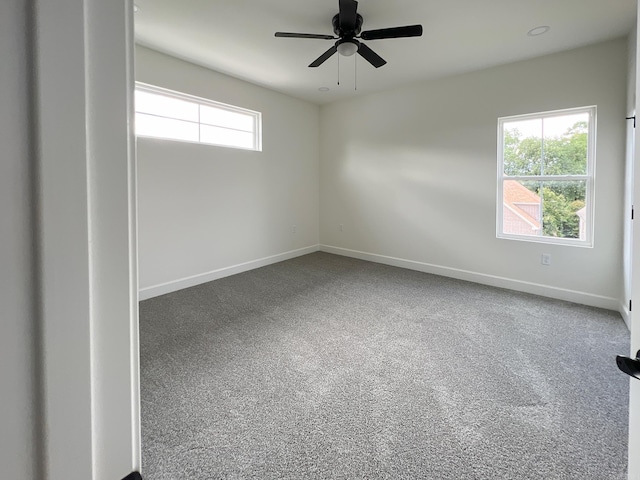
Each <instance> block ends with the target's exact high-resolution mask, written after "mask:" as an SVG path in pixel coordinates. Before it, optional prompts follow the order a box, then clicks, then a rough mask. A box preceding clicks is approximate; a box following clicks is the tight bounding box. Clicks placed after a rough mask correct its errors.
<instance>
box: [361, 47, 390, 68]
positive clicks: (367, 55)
mask: <svg viewBox="0 0 640 480" xmlns="http://www.w3.org/2000/svg"><path fill="white" fill-rule="evenodd" d="M358 53H359V54H360V56H361V57H362V58H364V59H365V60H366V61H367V62H369V63H370V64H371V65H373V66H374V67H376V68H380V67H381V66H383V65H384V64H385V63H387V61H386V60H385V59H384V58H382V57H381V56H380V55H378V54H377V53H376V52H374V51H373V50H371V49H370V48H369V47H367V46H366V45H365V44H364V43H360V47H359V48H358Z"/></svg>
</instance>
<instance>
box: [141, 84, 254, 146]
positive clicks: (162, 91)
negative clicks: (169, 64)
mask: <svg viewBox="0 0 640 480" xmlns="http://www.w3.org/2000/svg"><path fill="white" fill-rule="evenodd" d="M135 88H136V90H141V91H144V92H149V93H154V94H158V95H164V96H166V97H170V98H177V99H179V100H185V101H188V102H192V103H196V104H198V105H205V106H210V107H214V108H218V109H221V110H227V111H229V112H234V113H242V114H246V115H248V116H251V117H252V118H253V132H249V131H248V130H240V131H243V132H247V133H252V134H253V137H254V142H253V143H254V147H253V148H247V147H239V146H233V145H226V144H218V143H212V142H202V141H192V140H181V139H175V138H165V137H160V136H153V135H143V134H138V133H137V132H136V137H141V138H153V139H158V140H165V141H170V142H181V143H191V144H198V145H213V146H217V147H222V148H234V149H238V150H249V151H256V152H261V151H262V113H261V112H258V111H255V110H249V109H248V108H242V107H237V106H235V105H229V104H226V103H222V102H216V101H214V100H210V99H207V98H202V97H197V96H195V95H190V94H188V93H182V92H177V91H175V90H170V89H168V88H162V87H158V86H155V85H150V84H148V83H143V82H136V87H135ZM135 113H142V114H145V115H149V114H148V113H146V112H138V111H137V110H136V111H135ZM158 116H159V117H162V115H158ZM164 118H173V117H164ZM177 120H180V121H186V122H190V121H189V120H182V119H177ZM191 123H196V122H191ZM198 124H199V125H209V124H201V123H200V122H198ZM211 126H214V127H219V128H227V129H229V130H238V129H236V128H231V127H224V126H219V125H211Z"/></svg>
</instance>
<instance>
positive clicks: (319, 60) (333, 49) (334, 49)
mask: <svg viewBox="0 0 640 480" xmlns="http://www.w3.org/2000/svg"><path fill="white" fill-rule="evenodd" d="M337 51H338V47H336V46H335V45H334V46H333V47H331V48H330V49H329V50H327V51H326V52H324V53H323V54H322V55H320V56H319V57H318V58H316V59H315V60H314V61H313V62H312V63H311V65H309V66H310V67H319V66H320V65H322V64H323V63H324V62H326V61H327V59H328V58H329V57H330V56H331V55H333V54H334V53H336V52H337Z"/></svg>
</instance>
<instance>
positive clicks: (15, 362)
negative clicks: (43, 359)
mask: <svg viewBox="0 0 640 480" xmlns="http://www.w3.org/2000/svg"><path fill="white" fill-rule="evenodd" d="M27 3H28V2H25V1H22V0H6V1H2V2H0V59H2V63H0V125H2V128H0V145H2V154H1V155H0V157H1V158H0V305H2V307H1V308H0V358H1V360H0V405H1V407H0V478H11V479H14V480H32V479H33V478H39V474H38V467H37V465H38V462H37V460H38V453H39V449H38V448H37V443H38V438H40V434H39V432H38V431H37V430H36V427H37V420H38V418H37V404H36V398H37V395H36V391H37V390H36V388H37V387H36V376H35V367H36V359H37V356H36V351H37V350H36V339H35V334H36V331H35V327H36V320H35V314H36V307H35V301H34V300H35V299H34V292H35V279H34V275H33V272H34V266H35V259H34V252H35V247H34V241H33V239H34V237H33V234H34V231H33V222H34V217H33V211H32V182H33V181H34V180H33V173H32V167H33V158H32V151H31V150H30V140H31V139H32V137H31V135H30V123H29V121H30V120H29V110H30V105H29V103H30V102H29V95H30V93H31V85H30V80H29V70H28V69H29V65H28V60H29V59H30V52H29V35H28V34H29V31H30V28H29V23H28V18H27V9H26V5H27Z"/></svg>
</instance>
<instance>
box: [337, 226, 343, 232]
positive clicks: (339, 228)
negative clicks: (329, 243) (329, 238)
mask: <svg viewBox="0 0 640 480" xmlns="http://www.w3.org/2000/svg"><path fill="white" fill-rule="evenodd" d="M338 230H340V231H341V232H342V231H344V225H342V224H340V225H338Z"/></svg>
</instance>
